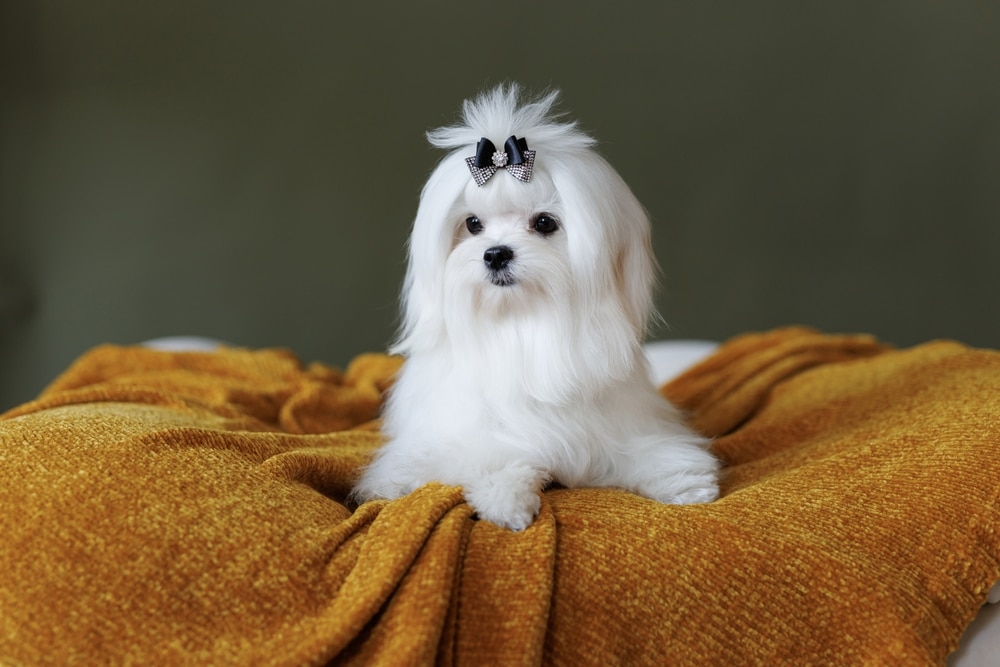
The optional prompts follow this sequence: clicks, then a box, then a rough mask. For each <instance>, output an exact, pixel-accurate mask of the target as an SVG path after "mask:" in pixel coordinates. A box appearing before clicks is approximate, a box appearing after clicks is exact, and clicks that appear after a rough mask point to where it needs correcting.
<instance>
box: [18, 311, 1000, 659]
mask: <svg viewBox="0 0 1000 667" xmlns="http://www.w3.org/2000/svg"><path fill="white" fill-rule="evenodd" d="M401 363H402V360H401V359H399V358H398V357H390V356H386V355H381V354H371V355H361V356H359V357H357V358H356V359H355V360H353V361H352V362H351V363H350V364H349V365H348V366H347V367H346V369H345V370H343V371H341V370H338V369H336V368H332V367H329V366H326V365H323V364H310V365H303V364H302V363H301V362H300V361H299V360H298V359H297V358H296V357H295V356H294V355H293V354H292V353H290V352H288V351H286V350H246V349H235V348H224V349H221V350H219V351H216V352H211V353H177V352H160V351H154V350H148V349H145V348H138V347H136V348H133V347H117V346H101V347H98V348H95V349H94V350H92V351H90V352H88V353H87V354H85V355H83V356H82V357H81V358H80V359H78V360H76V361H75V362H74V363H73V364H72V365H71V366H70V367H69V368H68V369H67V370H66V371H65V372H64V373H63V374H62V375H60V376H59V377H58V378H57V379H56V380H54V381H53V383H52V384H50V385H49V387H48V388H46V390H45V391H44V392H42V394H41V395H40V396H39V397H38V398H37V399H36V400H34V401H32V402H30V403H27V404H25V405H22V406H19V407H16V408H14V409H13V410H10V411H8V412H7V413H6V414H4V415H0V475H2V483H0V507H3V512H0V535H2V536H3V539H2V540H0V571H2V572H4V573H5V576H4V577H2V578H0V663H2V664H31V665H47V664H52V665H57V664H58V665H64V664H168V665H174V664H177V665H200V664H213V665H252V664H268V665H326V664H352V665H361V664H392V665H431V664H437V665H449V666H451V665H455V666H460V665H478V664H521V665H538V664H551V665H581V664H634V665H658V664H663V663H664V661H665V660H669V662H670V664H676V665H682V666H683V665H704V664H730V665H752V664H766V665H772V664H882V665H941V664H943V663H944V660H945V658H946V656H947V655H948V653H949V652H951V651H952V650H954V648H955V646H956V644H957V642H958V638H959V637H960V636H961V634H962V632H963V630H964V629H965V627H966V626H967V625H968V623H969V622H970V621H971V620H972V618H973V616H974V615H975V613H976V611H977V609H978V607H979V606H980V605H981V604H982V603H983V601H984V600H985V598H986V595H987V593H988V591H989V589H990V587H991V585H992V584H993V583H994V582H996V581H997V579H1000V474H998V472H1000V463H998V460H997V455H996V454H997V450H998V448H1000V353H998V352H994V351H990V350H977V349H971V348H968V347H965V346H963V345H960V344H958V343H954V342H945V341H937V342H930V343H927V344H925V345H920V346H917V347H913V348H909V349H894V348H891V347H889V346H886V345H883V344H881V343H879V342H878V341H877V340H875V339H874V338H873V337H871V336H865V335H826V334H822V333H820V332H817V331H814V330H810V329H805V328H801V327H797V328H788V329H779V330H775V331H770V332H763V333H754V334H747V335H743V336H739V337H737V338H735V339H733V340H731V341H729V342H728V343H725V344H723V345H722V346H721V347H720V348H719V350H718V352H717V353H716V354H714V355H713V356H711V357H709V358H708V359H706V360H705V361H704V362H702V363H701V364H699V365H697V366H696V367H694V368H692V369H690V370H689V371H688V372H686V373H684V374H683V375H681V376H680V377H678V378H677V379H675V380H674V381H673V382H671V383H670V384H669V385H667V386H665V387H664V388H663V392H664V394H665V395H666V396H668V397H670V398H671V400H673V401H674V402H676V403H677V404H678V405H679V406H681V407H682V408H683V409H684V410H685V411H686V412H687V414H688V415H689V416H690V419H691V421H692V423H693V424H694V425H696V426H697V427H698V428H699V429H701V430H703V431H704V432H705V433H707V434H709V435H711V436H712V437H713V438H714V441H713V445H712V446H713V449H714V451H716V452H717V453H718V454H719V456H720V457H721V458H722V459H723V460H724V461H725V463H726V471H725V477H724V480H723V486H722V496H721V498H720V499H719V500H718V501H716V502H714V503H711V504H708V505H693V506H681V507H678V506H668V505H661V504H659V503H656V502H653V501H650V500H647V499H644V498H640V497H638V496H635V495H632V494H629V493H626V492H623V491H621V490H617V489H564V488H558V487H556V488H552V489H549V490H547V491H546V492H545V493H544V494H543V497H542V509H541V513H540V515H539V517H538V519H537V520H536V521H535V523H534V524H533V525H532V526H530V527H529V528H528V529H527V530H525V531H522V532H520V533H511V532H508V531H505V530H502V529H500V528H497V527H496V526H494V525H492V524H489V523H486V522H481V521H477V520H476V519H475V516H474V514H473V512H472V510H471V508H470V507H469V506H468V505H467V504H466V503H465V502H464V501H463V499H462V494H461V489H459V488H456V487H449V486H443V485H440V484H430V485H428V486H425V487H423V488H421V489H418V490H417V491H415V492H414V493H412V494H410V495H408V496H406V497H404V498H401V499H399V500H396V501H393V502H386V501H373V502H369V503H366V504H364V505H362V506H360V507H357V508H353V507H351V506H349V505H348V504H347V502H346V497H347V494H348V492H349V490H350V488H351V486H352V484H353V483H354V481H355V480H356V478H357V475H358V470H359V468H360V467H362V466H363V465H364V464H365V463H366V462H367V461H368V460H369V459H370V457H371V455H372V454H373V452H374V451H375V450H376V449H377V448H378V447H379V446H380V445H381V443H382V441H383V439H382V436H381V434H380V433H379V422H378V411H379V408H380V406H381V404H382V401H383V398H384V394H385V392H386V390H387V389H388V388H389V387H390V386H391V383H392V380H393V378H394V376H395V373H396V371H397V370H398V368H399V366H400V364H401Z"/></svg>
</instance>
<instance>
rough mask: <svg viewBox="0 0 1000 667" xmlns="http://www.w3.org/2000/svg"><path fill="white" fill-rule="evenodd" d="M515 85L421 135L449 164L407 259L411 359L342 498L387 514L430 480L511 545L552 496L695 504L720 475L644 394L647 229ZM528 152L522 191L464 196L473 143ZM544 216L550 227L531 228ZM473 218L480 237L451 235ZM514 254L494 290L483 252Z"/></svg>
mask: <svg viewBox="0 0 1000 667" xmlns="http://www.w3.org/2000/svg"><path fill="white" fill-rule="evenodd" d="M556 98H557V93H555V92H553V93H549V94H548V95H546V96H544V97H542V98H540V99H537V100H534V101H529V102H528V103H522V102H521V101H520V91H519V89H518V87H517V86H515V85H509V86H500V87H497V88H495V89H493V90H490V91H488V92H486V93H484V94H483V95H481V96H480V97H479V98H477V99H475V100H469V101H466V102H465V104H464V107H463V118H462V122H461V123H460V124H458V125H455V126H453V127H445V128H441V129H438V130H435V131H433V132H430V133H429V134H428V138H429V139H430V141H431V143H432V144H433V145H435V146H437V147H439V148H444V149H450V150H451V151H452V152H451V153H450V154H449V155H447V156H446V157H445V158H444V159H443V160H442V161H441V162H440V164H439V165H438V167H437V168H436V169H435V170H434V172H433V173H432V174H431V176H430V178H429V180H428V181H427V184H426V185H425V187H424V190H423V193H422V195H421V199H420V205H419V208H418V210H417V215H416V219H415V221H414V224H413V231H412V234H411V237H410V244H409V264H408V268H407V274H406V280H405V284H404V289H403V322H402V327H401V330H400V334H399V338H398V340H397V342H396V344H395V345H394V347H393V351H394V352H397V353H400V354H404V355H406V356H407V361H406V363H405V364H404V366H403V368H402V370H401V371H400V373H399V377H398V378H397V380H396V383H395V385H394V387H393V389H392V391H391V395H390V398H389V401H388V403H387V406H386V411H385V415H384V417H385V422H384V432H385V434H386V435H387V436H388V442H387V443H386V444H385V445H384V446H383V447H382V448H381V449H380V450H379V452H378V454H377V455H376V457H375V459H374V460H373V462H372V463H371V465H369V466H368V467H367V468H366V469H365V471H364V473H363V475H362V478H361V480H360V481H359V483H358V484H357V486H356V487H355V489H354V494H353V495H354V497H355V498H356V499H357V500H358V501H365V500H368V499H372V498H390V499H391V498H397V497H400V496H403V495H405V494H407V493H409V492H411V491H413V490H414V489H416V488H418V487H420V486H422V485H423V484H426V483H428V482H431V481H437V482H442V483H445V484H452V485H457V486H461V487H463V490H464V494H465V498H466V500H467V501H468V502H469V503H470V504H471V505H472V506H473V507H474V508H475V510H476V512H477V513H478V515H479V516H480V517H481V518H483V519H485V520H488V521H491V522H493V523H496V524H498V525H501V526H504V527H507V528H510V529H512V530H521V529H524V528H526V527H527V526H529V525H530V524H531V523H532V521H533V520H534V517H535V515H536V514H537V512H538V510H539V507H540V499H539V493H540V492H541V489H542V487H543V486H544V484H546V483H547V482H548V481H556V482H559V483H560V484H562V485H564V486H567V487H579V486H610V487H620V488H624V489H627V490H629V491H632V492H635V493H637V494H640V495H643V496H646V497H648V498H652V499H654V500H658V501H660V502H665V503H677V504H683V503H697V502H709V501H712V500H714V499H715V498H716V497H717V495H718V484H717V475H718V464H717V462H716V460H715V458H714V457H713V456H712V455H711V454H710V453H708V451H707V450H706V447H707V444H708V442H707V440H706V439H705V438H703V437H701V436H700V435H698V434H696V433H694V432H693V431H691V430H690V429H689V428H688V427H686V426H685V425H684V424H683V421H682V419H681V417H680V415H679V413H678V411H677V410H676V409H675V408H674V407H673V406H671V405H670V404H669V403H667V402H666V401H665V400H664V399H663V398H662V397H661V396H660V394H659V393H658V392H657V391H656V388H655V387H654V386H653V385H652V383H651V381H650V380H649V377H648V374H647V368H646V361H645V357H644V355H643V351H642V340H643V337H644V336H645V333H646V328H647V325H648V323H649V320H650V318H651V317H653V316H654V309H653V302H652V295H653V288H654V282H655V278H656V272H657V267H656V263H655V259H654V257H653V254H652V249H651V244H650V225H649V221H648V219H647V216H646V213H645V211H644V209H643V208H642V206H641V205H640V204H639V202H638V201H637V200H636V198H635V196H634V195H633V194H632V192H631V191H630V190H629V188H628V186H627V185H626V184H625V183H624V182H623V181H622V179H621V177H620V176H619V175H618V174H617V172H615V171H614V169H612V167H611V166H610V165H609V164H608V163H607V162H606V161H605V160H604V159H603V158H602V157H600V156H599V155H598V154H597V153H596V152H595V151H594V150H593V145H594V140H593V139H592V138H590V137H589V136H587V135H586V134H584V133H583V132H581V131H580V130H579V129H577V127H576V126H575V124H573V123H567V122H562V121H560V120H559V119H558V118H557V117H555V116H554V115H553V114H552V106H553V104H554V103H555V101H556ZM511 135H516V136H518V137H524V138H525V139H526V140H527V142H528V146H529V148H530V149H531V150H534V151H536V160H535V167H534V174H533V176H532V178H531V181H530V182H528V183H523V182H521V181H518V180H516V179H514V178H513V177H512V176H511V175H509V174H507V173H505V172H504V171H503V170H502V169H501V170H500V171H499V172H498V173H497V174H495V175H494V176H493V177H492V178H491V179H490V180H489V181H488V182H487V183H486V184H485V185H483V186H482V187H477V186H476V184H475V182H474V181H473V180H472V177H471V176H470V174H469V171H468V168H467V167H466V164H465V158H466V157H468V156H470V155H472V154H473V153H474V152H475V146H476V143H477V142H478V141H479V139H480V137H487V138H489V139H491V140H492V141H493V143H494V144H496V145H497V146H502V145H503V142H504V141H505V140H506V138H507V137H509V136H511ZM541 212H546V213H549V214H551V215H553V216H554V217H555V218H556V219H557V220H558V221H559V229H558V231H556V232H555V233H553V234H551V235H548V236H545V235H542V234H539V233H538V232H536V231H534V230H533V229H532V228H531V221H532V218H533V216H534V215H536V214H538V213H541ZM470 215H475V216H477V217H478V218H479V219H480V220H481V222H482V224H483V230H482V232H481V233H478V234H471V233H470V232H469V231H468V230H467V229H466V226H465V220H466V218H467V217H469V216H470ZM497 245H506V246H508V247H510V248H511V249H513V250H514V253H515V257H514V260H513V262H512V264H511V266H510V269H511V271H512V273H513V275H514V277H515V284H513V285H505V286H498V285H495V284H494V283H493V282H491V281H490V279H489V278H490V271H489V269H488V268H487V267H486V265H485V264H484V261H483V255H484V252H485V251H486V249H487V248H490V247H493V246H497Z"/></svg>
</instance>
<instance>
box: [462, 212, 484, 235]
mask: <svg viewBox="0 0 1000 667" xmlns="http://www.w3.org/2000/svg"><path fill="white" fill-rule="evenodd" d="M465 228H466V229H468V230H469V233H470V234H478V233H479V232H481V231H483V223H482V222H480V221H479V218H477V217H476V216H474V215H470V216H469V217H468V218H466V219H465Z"/></svg>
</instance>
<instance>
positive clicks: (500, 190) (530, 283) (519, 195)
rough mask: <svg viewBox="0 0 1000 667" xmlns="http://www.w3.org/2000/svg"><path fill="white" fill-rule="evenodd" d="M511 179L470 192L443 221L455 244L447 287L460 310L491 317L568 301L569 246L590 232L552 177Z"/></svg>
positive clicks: (447, 269) (448, 262)
mask: <svg viewBox="0 0 1000 667" xmlns="http://www.w3.org/2000/svg"><path fill="white" fill-rule="evenodd" d="M508 180H509V181H510V182H504V181H503V180H499V182H496V183H488V184H487V185H486V186H485V187H481V188H480V187H476V188H467V189H466V190H465V192H464V193H463V194H462V196H461V197H460V198H459V199H458V201H456V203H455V205H454V206H453V207H452V209H451V211H450V213H449V215H448V220H447V221H446V222H445V224H446V225H450V226H451V227H452V228H453V240H452V247H451V250H450V252H449V253H448V256H447V259H446V260H445V267H444V272H445V275H444V282H445V284H444V289H445V290H446V291H448V292H453V296H454V297H455V299H456V303H455V307H459V308H468V309H470V310H472V311H474V312H478V313H480V314H481V315H482V316H484V317H489V318H502V317H505V316H510V315H512V314H514V313H516V312H522V313H523V312H524V311H527V310H530V309H534V308H545V307H551V304H552V303H553V302H556V301H559V300H566V299H569V298H570V293H571V291H572V289H573V273H574V270H573V266H572V261H571V257H570V243H569V241H570V237H571V236H572V235H574V234H579V233H584V232H583V231H582V230H580V229H579V228H576V229H574V225H573V222H574V221H573V220H567V219H566V214H565V207H564V206H563V205H562V202H561V200H560V198H559V196H558V193H557V192H556V191H555V188H554V186H553V185H552V181H551V179H550V178H549V177H548V176H547V175H545V174H540V175H538V176H536V178H535V179H534V182H532V183H520V182H517V181H513V180H512V179H508ZM463 294H464V295H465V297H466V298H467V299H469V301H467V302H466V305H464V306H462V305H459V304H458V302H457V301H458V299H460V298H461V295H463Z"/></svg>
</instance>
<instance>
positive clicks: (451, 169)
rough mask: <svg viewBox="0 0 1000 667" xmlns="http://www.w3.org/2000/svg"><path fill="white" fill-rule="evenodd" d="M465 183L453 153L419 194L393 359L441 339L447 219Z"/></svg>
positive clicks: (461, 163)
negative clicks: (396, 355) (400, 320)
mask: <svg viewBox="0 0 1000 667" xmlns="http://www.w3.org/2000/svg"><path fill="white" fill-rule="evenodd" d="M468 180H469V172H468V170H467V169H466V168H465V162H464V158H463V157H462V156H461V155H460V154H459V153H458V152H456V153H453V154H452V155H449V156H448V157H446V158H445V159H444V160H442V161H441V163H440V164H439V165H438V166H437V168H436V169H435V170H434V171H433V172H432V173H431V176H430V178H429V179H428V180H427V183H426V184H425V185H424V189H423V191H422V192H421V194H420V205H419V206H418V207H417V216H416V218H415V219H414V221H413V229H412V230H411V232H410V238H409V241H408V244H407V247H408V253H407V256H408V260H407V266H406V278H405V281H404V284H403V293H402V304H401V306H402V313H401V318H402V322H401V325H400V329H399V334H398V335H397V338H396V341H395V343H394V344H393V345H392V346H391V348H390V350H391V351H392V352H393V353H395V354H409V353H411V352H413V351H414V350H418V349H427V348H429V347H433V346H435V345H436V344H437V343H438V342H440V340H441V337H442V336H444V319H443V314H442V300H443V298H444V270H445V263H446V262H447V260H448V253H449V252H451V246H452V242H453V239H454V233H455V230H454V229H453V221H452V220H451V216H452V214H453V212H454V206H455V202H456V201H457V200H458V198H459V196H460V195H461V193H462V190H463V189H464V188H465V186H466V184H467V183H468Z"/></svg>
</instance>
